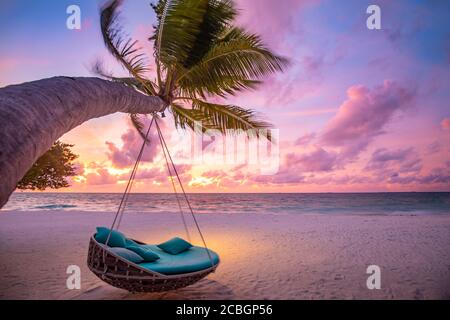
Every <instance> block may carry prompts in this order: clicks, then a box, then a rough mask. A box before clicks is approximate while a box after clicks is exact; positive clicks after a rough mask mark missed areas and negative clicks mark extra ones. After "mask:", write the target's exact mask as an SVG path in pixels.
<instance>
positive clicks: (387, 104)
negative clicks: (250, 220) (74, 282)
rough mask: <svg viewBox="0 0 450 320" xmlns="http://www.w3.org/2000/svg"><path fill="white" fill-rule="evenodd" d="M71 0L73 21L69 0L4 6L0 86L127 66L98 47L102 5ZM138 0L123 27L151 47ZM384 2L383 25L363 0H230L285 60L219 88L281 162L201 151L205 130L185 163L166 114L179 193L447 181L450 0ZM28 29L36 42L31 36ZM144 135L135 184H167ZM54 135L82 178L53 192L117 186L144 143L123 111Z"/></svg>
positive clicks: (148, 14) (435, 185) (424, 185)
mask: <svg viewBox="0 0 450 320" xmlns="http://www.w3.org/2000/svg"><path fill="white" fill-rule="evenodd" d="M79 2H80V3H82V4H83V5H82V7H83V8H84V9H83V10H84V11H83V23H82V29H81V30H80V31H77V32H73V31H71V30H67V29H66V28H65V27H64V18H65V6H66V3H65V1H62V2H61V3H58V4H56V3H51V6H52V10H47V8H46V6H49V5H50V4H49V2H47V3H42V4H41V3H38V2H36V3H34V2H30V1H14V2H12V1H7V2H6V3H3V2H2V4H0V8H1V11H0V12H1V13H0V28H1V29H2V30H5V26H8V30H10V32H8V33H7V34H3V35H2V37H3V42H5V43H8V46H2V47H1V48H0V69H1V72H0V86H6V85H8V84H13V83H21V82H25V81H31V80H35V79H40V78H44V77H50V76H56V75H71V76H92V74H91V73H90V71H89V69H90V65H91V64H92V62H93V61H94V60H95V59H96V58H101V59H102V60H103V61H104V63H105V65H106V66H107V68H108V70H112V71H114V72H115V73H116V74H117V75H123V74H124V71H123V70H122V69H121V68H120V67H119V66H118V64H117V63H116V62H115V61H114V60H113V59H112V58H111V57H110V56H109V55H108V53H107V52H106V50H105V49H104V48H103V43H102V39H101V35H100V30H99V21H98V4H97V3H96V2H95V1H87V0H83V1H79ZM147 2H148V1H145V0H142V1H127V2H126V4H125V5H124V11H123V13H124V17H125V19H126V24H125V25H126V26H128V29H127V31H128V32H129V33H130V34H131V35H133V37H135V38H136V39H138V40H139V41H140V42H141V44H142V46H144V48H146V50H147V52H148V54H149V56H150V57H152V52H151V50H152V49H151V44H149V43H148V41H146V38H148V36H149V35H150V33H151V28H152V24H153V23H154V21H155V17H154V15H153V12H152V10H151V9H150V8H149V7H148V3H147ZM381 2H382V3H383V5H384V7H385V11H384V12H385V13H386V14H384V15H383V28H382V30H375V31H374V30H368V29H367V28H366V25H365V18H366V13H365V8H366V7H367V5H368V2H367V1H346V2H345V3H341V2H328V1H319V0H317V1H316V0H285V1H282V4H280V3H279V2H275V1H272V0H260V1H258V6H253V5H252V6H251V9H252V10H246V9H247V7H249V4H248V2H247V1H244V0H240V1H237V3H238V5H239V7H240V8H241V9H243V10H242V14H241V16H240V17H239V22H240V24H242V25H245V26H247V27H248V28H249V29H250V30H254V31H257V32H258V33H260V34H261V35H262V38H263V39H264V41H265V42H266V43H267V44H268V46H270V47H271V49H273V50H274V51H276V52H277V53H279V54H280V55H283V56H286V57H288V58H290V59H291V61H292V66H291V67H290V68H289V69H288V70H287V72H285V73H283V74H277V75H276V76H273V77H271V78H269V79H267V81H266V82H265V83H264V84H263V85H261V86H260V87H259V88H258V89H257V90H254V91H251V92H244V93H242V94H240V95H238V96H235V97H228V98H227V99H225V100H226V102H227V103H229V104H233V103H236V104H239V105H242V106H245V107H249V108H252V109H255V110H257V111H258V112H260V113H261V114H262V115H263V117H264V118H265V119H267V120H269V121H270V122H272V123H273V124H274V128H275V129H278V130H279V150H280V154H279V168H278V171H277V173H276V174H261V172H260V171H259V170H257V168H256V169H255V167H252V166H250V165H246V164H237V165H230V164H226V163H223V162H221V161H217V159H216V158H214V157H212V156H210V155H211V153H212V151H211V150H213V147H214V145H215V147H217V148H219V147H221V145H220V144H221V143H222V142H221V139H219V138H217V139H216V141H212V140H210V138H208V137H206V136H205V137H203V145H204V148H205V150H207V151H206V152H205V153H204V154H203V161H202V162H201V163H192V162H191V161H190V159H191V155H190V154H189V151H190V147H189V145H187V144H186V143H184V142H183V143H182V142H180V136H185V137H190V135H191V133H189V132H179V133H177V132H176V130H175V128H174V126H173V121H172V117H171V115H168V116H167V117H166V118H165V120H164V128H163V130H164V133H165V136H166V138H167V140H168V143H169V148H170V149H171V151H172V155H173V157H174V161H175V163H176V164H178V169H179V171H180V172H179V173H180V174H181V178H182V180H183V182H184V183H185V185H186V187H187V191H188V192H359V191H361V192H367V191H450V160H449V159H450V157H449V155H450V108H449V105H448V101H450V92H449V91H448V87H449V85H450V68H449V67H450V53H449V46H448V34H445V33H444V30H447V29H448V23H449V22H448V20H446V16H445V14H446V12H445V11H446V10H445V9H441V8H440V7H439V6H440V5H439V3H436V5H435V6H426V7H425V6H424V5H423V4H421V3H419V2H415V1H395V2H393V1H389V2H388V1H381ZM400 3H401V5H400ZM442 3H443V2H442ZM55 7H56V8H55ZM58 7H60V10H59V9H58ZM408 7H409V8H410V9H411V10H407V11H405V8H408ZM358 8H359V9H358ZM58 12H60V14H59V13H58ZM406 12H407V14H406ZM441 27H442V28H441ZM446 27H447V28H446ZM31 28H32V29H33V32H34V34H35V37H36V38H38V39H40V41H39V42H37V43H33V45H31V44H29V45H27V43H29V42H27V41H26V39H27V37H29V33H30V29H31ZM361 44H363V45H361ZM153 71H154V70H153ZM153 71H152V72H153ZM152 138H153V139H152V144H151V145H150V146H149V147H148V148H147V151H146V152H145V154H144V157H143V161H142V163H141V165H140V167H139V172H138V174H137V177H136V183H135V185H134V187H133V191H134V192H169V191H171V188H172V186H171V182H170V179H168V174H167V171H166V167H165V162H164V158H163V156H162V152H161V148H160V146H159V145H158V141H157V139H156V133H153V137H152ZM192 139H193V138H192ZM61 140H62V141H64V142H66V143H70V144H74V145H75V146H74V148H73V150H74V152H75V153H77V154H79V156H80V157H79V159H77V167H78V176H76V177H73V178H72V179H71V184H72V186H71V187H69V188H66V189H63V190H61V191H59V192H122V191H123V190H124V187H125V185H124V184H125V182H126V181H127V180H128V178H129V174H130V171H131V167H132V166H133V164H134V161H135V159H136V156H137V153H138V150H139V147H140V144H141V142H142V140H141V138H140V137H139V135H138V134H137V132H136V131H135V130H134V129H133V128H132V126H131V125H130V123H129V120H128V117H127V116H126V115H124V114H115V115H112V116H108V117H104V118H100V119H95V120H91V121H89V122H87V123H85V124H83V125H82V126H80V127H77V128H76V129H74V130H72V131H71V132H69V133H68V134H66V135H65V136H63V137H62V138H61ZM189 140H191V139H190V138H188V139H187V141H189ZM183 141H184V140H183ZM211 144H212V145H211ZM208 145H209V147H208ZM241 155H242V154H241Z"/></svg>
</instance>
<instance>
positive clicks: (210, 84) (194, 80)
mask: <svg viewBox="0 0 450 320" xmlns="http://www.w3.org/2000/svg"><path fill="white" fill-rule="evenodd" d="M288 64H289V61H288V60H287V59H286V58H283V57H280V56H277V55H275V54H274V53H272V52H271V51H270V50H269V49H267V48H266V47H265V46H264V45H263V43H262V41H261V39H260V38H259V37H258V36H257V35H254V34H250V33H246V32H245V31H244V30H243V29H240V28H236V27H233V28H229V29H227V30H225V31H224V32H223V35H222V36H221V37H219V38H218V39H217V41H216V42H215V44H214V45H213V46H212V47H211V49H210V50H209V52H208V53H207V54H206V55H205V56H204V57H203V59H202V60H201V61H199V62H198V63H197V64H196V65H195V66H193V67H192V68H190V69H188V70H185V71H184V72H183V73H180V74H179V76H178V78H177V84H178V85H179V86H180V88H181V89H182V90H184V91H185V92H188V93H189V95H190V96H195V95H200V96H205V95H208V94H209V95H220V96H224V95H226V94H234V93H235V92H236V91H239V90H242V89H249V88H252V87H254V85H255V84H256V83H257V82H255V81H257V80H259V79H261V78H263V77H264V76H266V75H268V74H271V73H275V72H277V71H283V70H284V68H285V67H286V66H287V65H288Z"/></svg>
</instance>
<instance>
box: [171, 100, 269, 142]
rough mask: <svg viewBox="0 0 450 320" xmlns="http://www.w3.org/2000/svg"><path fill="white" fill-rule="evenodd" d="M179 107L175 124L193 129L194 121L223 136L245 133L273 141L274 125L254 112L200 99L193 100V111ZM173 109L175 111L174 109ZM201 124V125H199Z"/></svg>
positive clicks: (176, 110) (203, 127) (204, 128)
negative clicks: (271, 132) (181, 124)
mask: <svg viewBox="0 0 450 320" xmlns="http://www.w3.org/2000/svg"><path fill="white" fill-rule="evenodd" d="M180 108H181V107H180V106H177V107H176V109H175V110H174V111H175V112H176V114H175V113H174V117H176V120H175V123H184V124H185V126H180V127H182V128H184V127H186V126H189V127H190V128H193V124H194V121H196V122H197V126H199V125H200V126H201V128H202V130H203V131H205V130H207V129H215V130H219V131H220V132H222V133H223V134H228V133H232V134H233V133H239V132H241V130H243V131H245V132H246V133H247V134H248V135H249V136H256V137H261V136H266V137H267V138H268V139H269V140H271V139H272V137H271V135H270V130H268V129H270V128H271V127H272V125H271V124H270V123H268V122H266V121H264V120H261V119H260V117H259V116H258V115H257V113H256V112H255V111H253V110H249V109H244V108H241V107H238V106H233V105H221V104H216V103H209V102H205V101H202V100H199V99H192V109H185V108H181V110H180ZM172 109H174V108H173V107H172ZM199 122H201V124H200V123H199Z"/></svg>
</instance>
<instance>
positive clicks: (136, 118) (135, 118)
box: [130, 113, 150, 143]
mask: <svg viewBox="0 0 450 320" xmlns="http://www.w3.org/2000/svg"><path fill="white" fill-rule="evenodd" d="M130 120H131V124H132V125H133V127H134V128H135V129H136V131H137V132H138V133H139V135H140V136H141V138H142V140H144V141H145V142H146V143H149V142H150V139H149V138H148V137H146V134H147V132H146V130H145V125H144V123H143V121H142V120H141V118H140V115H138V114H136V113H130Z"/></svg>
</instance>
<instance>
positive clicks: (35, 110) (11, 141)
mask: <svg viewBox="0 0 450 320" xmlns="http://www.w3.org/2000/svg"><path fill="white" fill-rule="evenodd" d="M165 107H166V104H165V103H164V102H163V101H162V100H161V99H160V98H159V97H149V96H145V95H143V94H140V93H139V92H137V91H135V90H133V89H131V88H128V87H126V86H125V85H123V84H120V83H115V82H111V81H106V80H102V79H99V78H72V77H54V78H49V79H42V80H38V81H33V82H27V83H23V84H19V85H11V86H7V87H4V88H0V208H1V207H2V206H3V205H4V204H5V203H6V202H7V201H8V198H9V196H10V195H11V193H12V192H13V191H14V190H15V188H16V185H17V182H18V181H20V179H22V177H23V176H24V175H25V173H26V172H27V171H28V169H29V168H30V167H31V166H32V165H33V163H34V162H35V161H36V160H37V159H38V158H39V157H40V156H41V155H42V154H43V153H45V152H46V151H47V150H48V149H50V148H51V146H52V145H53V143H54V142H55V141H56V140H57V139H58V138H59V137H61V136H62V135H63V134H64V133H66V132H68V131H70V130H71V129H73V128H75V127H76V126H79V125H80V124H82V123H83V122H85V121H87V120H89V119H92V118H98V117H102V116H106V115H108V114H112V113H116V112H128V113H143V114H145V113H152V112H154V111H162V110H164V109H165ZM99 130H101V128H99Z"/></svg>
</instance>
